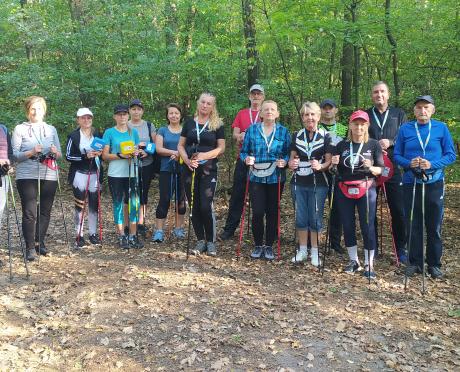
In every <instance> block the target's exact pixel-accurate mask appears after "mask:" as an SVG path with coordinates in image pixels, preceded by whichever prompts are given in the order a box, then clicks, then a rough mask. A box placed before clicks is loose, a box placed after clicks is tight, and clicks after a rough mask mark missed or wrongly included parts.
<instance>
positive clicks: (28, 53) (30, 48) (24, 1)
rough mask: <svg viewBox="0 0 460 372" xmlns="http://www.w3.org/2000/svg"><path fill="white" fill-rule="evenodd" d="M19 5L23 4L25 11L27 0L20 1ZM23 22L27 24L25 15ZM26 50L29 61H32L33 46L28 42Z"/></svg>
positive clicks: (25, 44)
mask: <svg viewBox="0 0 460 372" xmlns="http://www.w3.org/2000/svg"><path fill="white" fill-rule="evenodd" d="M19 3H20V4H21V9H22V10H23V11H24V7H25V6H26V5H27V4H28V1H27V0H19ZM22 20H23V21H24V24H27V17H26V15H25V13H23V16H22ZM24 48H25V50H26V58H27V60H28V61H30V60H31V59H32V45H30V43H29V42H28V41H27V40H26V41H25V42H24Z"/></svg>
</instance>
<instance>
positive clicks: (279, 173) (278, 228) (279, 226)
mask: <svg viewBox="0 0 460 372" xmlns="http://www.w3.org/2000/svg"><path fill="white" fill-rule="evenodd" d="M278 158H279V159H281V155H280V156H279V157H278ZM276 171H277V172H278V226H277V229H276V231H277V235H278V242H277V258H276V259H277V260H280V259H281V209H280V208H281V170H280V169H279V167H278V166H277V169H276Z"/></svg>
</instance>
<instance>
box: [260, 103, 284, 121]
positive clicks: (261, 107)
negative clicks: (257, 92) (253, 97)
mask: <svg viewBox="0 0 460 372" xmlns="http://www.w3.org/2000/svg"><path fill="white" fill-rule="evenodd" d="M267 103H271V104H273V105H275V106H276V110H277V111H278V113H279V111H280V110H279V108H278V104H277V103H276V102H275V101H272V100H270V99H267V100H266V101H263V102H262V106H260V114H259V116H260V117H261V118H262V119H263V116H262V112H263V110H264V106H265V105H266V104H267Z"/></svg>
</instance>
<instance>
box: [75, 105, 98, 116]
mask: <svg viewBox="0 0 460 372" xmlns="http://www.w3.org/2000/svg"><path fill="white" fill-rule="evenodd" d="M84 115H89V116H91V117H94V115H93V113H92V112H91V110H90V109H89V108H86V107H82V108H79V109H78V111H77V118H78V117H80V116H84Z"/></svg>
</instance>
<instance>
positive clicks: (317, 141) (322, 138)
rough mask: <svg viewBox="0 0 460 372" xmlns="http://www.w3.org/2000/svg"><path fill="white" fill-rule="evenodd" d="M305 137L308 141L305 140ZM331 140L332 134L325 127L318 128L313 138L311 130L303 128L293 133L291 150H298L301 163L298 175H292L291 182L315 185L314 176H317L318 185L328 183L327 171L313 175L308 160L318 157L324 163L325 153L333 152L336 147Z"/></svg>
mask: <svg viewBox="0 0 460 372" xmlns="http://www.w3.org/2000/svg"><path fill="white" fill-rule="evenodd" d="M305 138H306V140H307V142H305ZM331 140H332V138H331V135H330V134H329V133H327V132H326V131H325V130H324V129H318V130H317V131H316V132H315V134H314V135H313V137H312V138H311V139H310V136H309V132H308V131H307V130H305V129H301V130H299V131H298V132H296V133H293V134H292V141H291V147H290V149H289V150H290V151H296V152H297V155H298V156H299V160H300V162H301V164H300V166H299V169H298V171H297V174H296V176H295V177H292V179H291V183H297V184H298V185H301V186H311V185H314V182H315V180H314V178H316V185H317V186H327V185H328V183H327V177H326V174H325V172H315V174H314V175H313V172H312V169H311V167H310V165H309V164H307V162H309V161H310V160H313V159H316V160H318V161H319V162H320V163H323V162H324V160H325V154H326V153H331V154H332V151H333V148H334V147H333V146H332V143H331ZM302 163H303V164H302ZM302 174H303V175H302Z"/></svg>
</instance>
